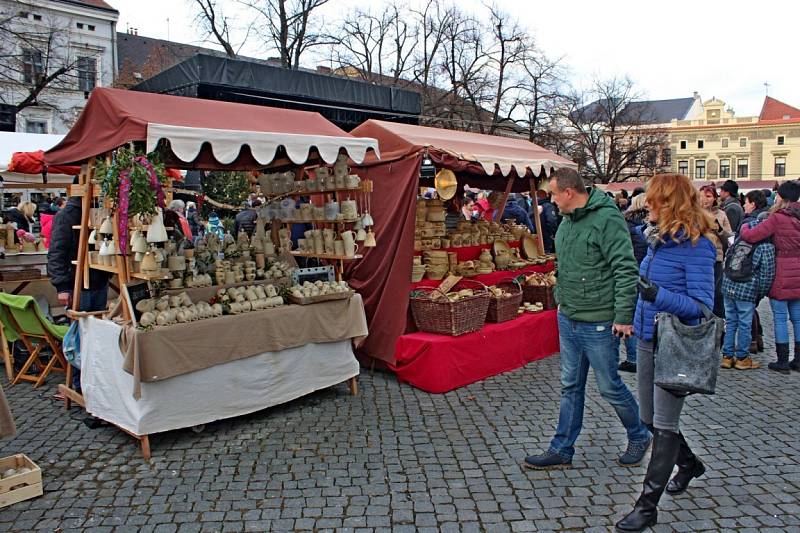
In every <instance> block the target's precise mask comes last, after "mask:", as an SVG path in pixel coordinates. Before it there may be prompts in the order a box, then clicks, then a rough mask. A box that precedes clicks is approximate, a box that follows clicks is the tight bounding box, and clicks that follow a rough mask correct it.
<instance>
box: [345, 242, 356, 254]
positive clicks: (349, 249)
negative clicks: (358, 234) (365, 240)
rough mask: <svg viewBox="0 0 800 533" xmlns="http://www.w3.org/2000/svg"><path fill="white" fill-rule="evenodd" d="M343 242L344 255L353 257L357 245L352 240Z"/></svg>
mask: <svg viewBox="0 0 800 533" xmlns="http://www.w3.org/2000/svg"><path fill="white" fill-rule="evenodd" d="M342 242H343V243H344V255H345V257H353V256H354V255H356V252H357V251H358V245H357V244H356V243H354V242H353V241H342Z"/></svg>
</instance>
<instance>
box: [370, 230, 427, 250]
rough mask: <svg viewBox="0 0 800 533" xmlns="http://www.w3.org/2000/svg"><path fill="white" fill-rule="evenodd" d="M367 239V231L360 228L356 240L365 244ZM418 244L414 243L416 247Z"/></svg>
mask: <svg viewBox="0 0 800 533" xmlns="http://www.w3.org/2000/svg"><path fill="white" fill-rule="evenodd" d="M366 238H367V232H366V230H365V229H364V228H358V231H356V240H357V241H358V242H364V239H366ZM418 242H419V241H414V245H415V246H416V244H417V243H418ZM421 245H422V243H420V246H421Z"/></svg>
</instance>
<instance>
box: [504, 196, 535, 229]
mask: <svg viewBox="0 0 800 533" xmlns="http://www.w3.org/2000/svg"><path fill="white" fill-rule="evenodd" d="M524 205H525V199H524V198H522V197H521V196H513V197H510V198H509V199H508V201H507V202H506V207H505V209H503V216H502V217H500V218H501V220H513V221H514V222H516V223H517V224H521V225H523V226H525V227H527V228H528V230H529V231H530V232H531V233H536V228H535V227H534V226H533V223H532V222H531V217H529V216H528V210H527V209H525V207H524Z"/></svg>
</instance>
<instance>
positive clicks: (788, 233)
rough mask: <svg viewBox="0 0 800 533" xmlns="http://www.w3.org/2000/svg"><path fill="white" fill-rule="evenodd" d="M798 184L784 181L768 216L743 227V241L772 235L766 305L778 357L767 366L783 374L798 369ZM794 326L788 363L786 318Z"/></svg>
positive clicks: (799, 206) (799, 369) (753, 240)
mask: <svg viewBox="0 0 800 533" xmlns="http://www.w3.org/2000/svg"><path fill="white" fill-rule="evenodd" d="M798 200H800V183H798V182H796V181H786V182H784V183H782V184H781V185H780V186H779V187H778V194H777V195H776V196H775V205H773V206H772V208H771V209H770V214H769V216H768V217H767V219H766V220H765V221H764V222H762V223H761V224H758V225H757V226H755V227H743V228H742V231H741V237H742V240H744V241H745V242H749V243H751V244H755V243H757V242H761V241H763V240H764V239H767V238H771V239H772V244H773V245H774V246H775V253H776V256H777V260H776V271H775V281H774V282H773V283H772V288H771V289H770V291H769V304H770V307H771V308H772V318H773V322H774V326H775V351H776V352H777V358H778V360H777V361H776V362H773V363H770V364H769V365H767V366H768V367H769V369H770V370H775V371H777V372H780V373H782V374H788V373H790V370H792V369H793V370H796V371H798V372H800V202H798ZM790 320H791V322H792V326H793V328H794V340H795V344H794V360H793V361H792V362H791V363H789V321H790Z"/></svg>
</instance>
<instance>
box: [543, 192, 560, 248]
mask: <svg viewBox="0 0 800 533" xmlns="http://www.w3.org/2000/svg"><path fill="white" fill-rule="evenodd" d="M539 205H540V206H542V213H541V220H542V240H543V241H544V251H545V252H547V253H550V254H551V253H553V252H554V251H555V249H556V246H555V238H556V231H558V224H559V220H558V211H557V209H556V206H555V205H553V202H551V201H550V200H547V199H542V200H539Z"/></svg>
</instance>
